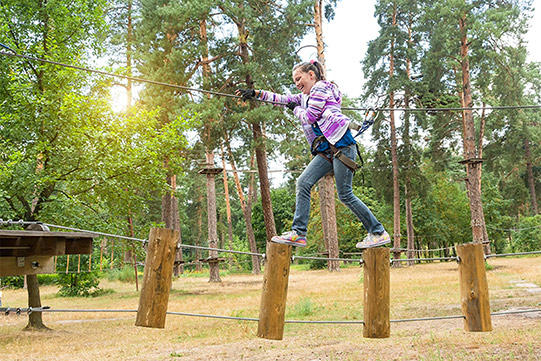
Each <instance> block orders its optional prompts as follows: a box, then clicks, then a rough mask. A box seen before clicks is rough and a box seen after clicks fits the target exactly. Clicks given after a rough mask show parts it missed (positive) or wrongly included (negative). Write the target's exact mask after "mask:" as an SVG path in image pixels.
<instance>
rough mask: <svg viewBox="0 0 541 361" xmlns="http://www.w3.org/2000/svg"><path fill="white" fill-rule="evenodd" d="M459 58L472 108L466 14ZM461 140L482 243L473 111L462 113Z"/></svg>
mask: <svg viewBox="0 0 541 361" xmlns="http://www.w3.org/2000/svg"><path fill="white" fill-rule="evenodd" d="M460 32H461V38H460V56H461V70H462V94H463V102H464V103H463V104H464V107H466V108H469V107H472V106H473V100H472V92H471V80H470V62H469V58H468V55H469V54H468V52H469V44H468V38H467V24H466V14H465V13H464V14H463V15H462V17H461V19H460ZM463 139H464V158H465V159H464V163H465V164H466V174H467V178H466V188H467V190H468V197H469V201H470V212H471V226H472V235H473V242H474V243H482V242H483V238H484V237H483V236H484V232H483V229H484V227H485V215H484V213H483V202H482V200H481V178H480V175H481V161H480V160H479V158H478V153H477V149H476V146H475V126H474V121H473V111H472V110H471V109H465V110H464V111H463Z"/></svg>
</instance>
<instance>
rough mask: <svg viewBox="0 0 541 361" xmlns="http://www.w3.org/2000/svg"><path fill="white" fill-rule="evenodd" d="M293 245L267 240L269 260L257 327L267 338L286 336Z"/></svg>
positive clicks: (260, 335) (264, 278) (258, 333)
mask: <svg viewBox="0 0 541 361" xmlns="http://www.w3.org/2000/svg"><path fill="white" fill-rule="evenodd" d="M291 247H292V246H288V245H285V244H278V243H273V242H267V262H266V264H265V275H264V277H263V292H262V295H261V306H260V308H259V324H258V328H257V336H258V337H261V338H265V339H267V340H281V339H282V338H283V337H284V323H285V313H286V301H287V286H288V283H289V268H290V263H291V252H292V250H291Z"/></svg>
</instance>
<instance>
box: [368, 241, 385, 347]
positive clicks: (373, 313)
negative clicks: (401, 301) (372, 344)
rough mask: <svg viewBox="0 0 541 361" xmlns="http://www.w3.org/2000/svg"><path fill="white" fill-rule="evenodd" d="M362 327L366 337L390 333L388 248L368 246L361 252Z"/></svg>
mask: <svg viewBox="0 0 541 361" xmlns="http://www.w3.org/2000/svg"><path fill="white" fill-rule="evenodd" d="M363 261H364V264H363V269H364V280H363V283H364V329H363V336H364V337H368V338H387V337H389V336H390V335H391V317H390V313H391V302H390V293H391V292H390V290H391V287H390V267H391V262H390V250H389V248H382V247H380V248H368V249H367V250H365V251H364V252H363Z"/></svg>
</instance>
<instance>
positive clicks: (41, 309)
mask: <svg viewBox="0 0 541 361" xmlns="http://www.w3.org/2000/svg"><path fill="white" fill-rule="evenodd" d="M11 311H13V312H15V314H17V315H20V314H21V313H28V314H31V313H32V312H77V313H79V312H104V313H116V312H130V313H134V312H137V311H138V310H107V309H86V310H85V309H82V310H80V309H51V308H50V307H48V306H44V307H36V308H32V307H28V308H21V307H16V308H14V307H0V312H2V313H4V315H6V316H9V315H10V314H11ZM532 312H541V308H533V309H528V310H514V311H500V312H492V313H490V315H491V316H505V315H512V314H522V313H532ZM166 313H167V314H168V315H176V316H188V317H203V318H215V319H225V320H237V321H259V318H250V317H236V316H222V315H208V314H202V313H188V312H174V311H167V312H166ZM457 318H462V319H464V318H465V316H464V315H455V316H435V317H420V318H403V319H397V320H390V322H391V323H401V322H418V321H435V320H449V319H457ZM284 323H305V324H364V321H363V320H284Z"/></svg>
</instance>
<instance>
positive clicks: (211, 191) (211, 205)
mask: <svg viewBox="0 0 541 361" xmlns="http://www.w3.org/2000/svg"><path fill="white" fill-rule="evenodd" d="M199 25H200V27H199V30H200V35H201V45H202V46H201V49H202V54H201V58H202V60H203V89H208V88H209V82H210V79H209V77H210V66H209V64H208V37H207V20H206V19H205V18H204V19H202V20H201V21H200V23H199ZM207 96H208V97H210V95H207ZM211 122H212V120H211V119H207V124H205V138H206V139H205V144H206V148H207V149H206V158H207V167H208V168H214V154H213V153H212V151H213V150H212V149H211V147H212V145H211V144H212V139H211V135H210V126H211V125H210V123H211ZM215 177H216V176H215V174H211V173H209V174H207V209H208V242H209V247H210V248H217V247H218V232H217V228H216V227H217V221H216V183H215ZM209 257H210V258H218V252H217V251H209ZM209 268H210V276H209V282H222V280H221V279H220V264H219V262H209Z"/></svg>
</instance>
